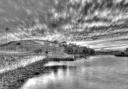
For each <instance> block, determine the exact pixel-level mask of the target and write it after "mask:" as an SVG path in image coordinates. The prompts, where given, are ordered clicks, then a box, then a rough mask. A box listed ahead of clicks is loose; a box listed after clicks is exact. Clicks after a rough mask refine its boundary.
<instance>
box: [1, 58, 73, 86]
mask: <svg viewBox="0 0 128 89" xmlns="http://www.w3.org/2000/svg"><path fill="white" fill-rule="evenodd" d="M49 61H58V62H59V61H74V59H73V58H68V59H67V58H64V59H61V58H59V59H56V58H53V59H47V58H45V59H43V60H40V61H37V62H35V63H32V64H30V65H27V66H25V67H20V68H17V69H15V70H10V71H7V72H4V73H1V74H0V89H18V88H20V87H21V86H22V85H23V84H24V82H25V81H26V80H27V79H28V78H32V77H34V76H38V75H40V74H43V73H47V72H49V71H50V70H55V71H56V69H58V68H63V69H65V68H67V66H65V65H61V66H53V67H44V64H46V63H48V62H49Z"/></svg>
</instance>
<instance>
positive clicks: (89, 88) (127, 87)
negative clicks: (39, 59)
mask: <svg viewBox="0 0 128 89" xmlns="http://www.w3.org/2000/svg"><path fill="white" fill-rule="evenodd" d="M56 65H57V66H61V65H66V66H67V68H58V69H57V71H52V70H51V71H50V72H49V73H47V74H43V75H40V76H37V77H34V78H31V79H29V80H28V81H27V82H26V83H25V84H24V85H23V87H22V88H21V89H128V58H125V57H123V58H120V57H118V58H117V57H114V56H96V57H90V58H88V59H81V60H78V61H75V62H59V63H57V62H50V63H48V64H46V65H45V66H50V67H52V66H56ZM70 66H72V67H70Z"/></svg>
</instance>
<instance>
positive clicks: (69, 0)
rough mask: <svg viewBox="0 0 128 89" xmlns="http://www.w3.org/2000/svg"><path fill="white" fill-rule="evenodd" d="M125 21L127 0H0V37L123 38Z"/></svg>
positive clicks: (126, 18)
mask: <svg viewBox="0 0 128 89" xmlns="http://www.w3.org/2000/svg"><path fill="white" fill-rule="evenodd" d="M127 22H128V0H0V36H1V39H2V40H3V39H5V38H6V39H7V38H10V39H12V40H13V39H16V38H17V39H19V38H21V36H22V38H23V37H25V38H31V37H43V38H46V37H47V38H49V39H50V40H52V39H58V38H59V39H66V40H73V41H76V40H77V41H81V40H82V41H88V40H91V41H92V40H97V39H98V40H100V39H114V40H115V39H116V40H118V39H127V35H128V29H127V28H128V24H127ZM7 28H9V30H6V29H7ZM50 36H51V38H50ZM60 37H61V38H60Z"/></svg>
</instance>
